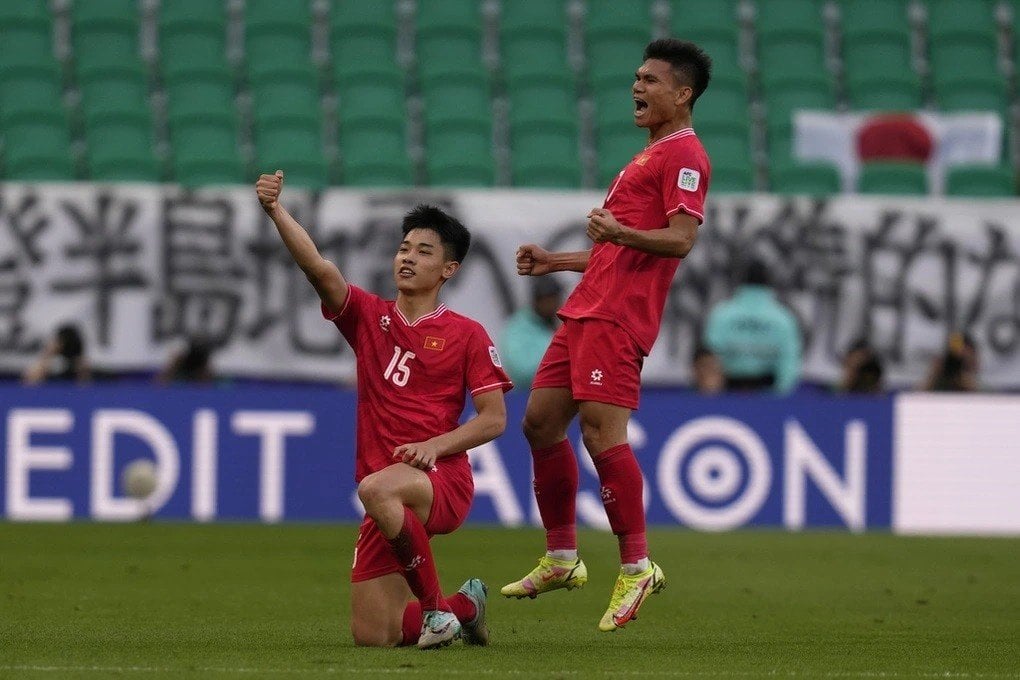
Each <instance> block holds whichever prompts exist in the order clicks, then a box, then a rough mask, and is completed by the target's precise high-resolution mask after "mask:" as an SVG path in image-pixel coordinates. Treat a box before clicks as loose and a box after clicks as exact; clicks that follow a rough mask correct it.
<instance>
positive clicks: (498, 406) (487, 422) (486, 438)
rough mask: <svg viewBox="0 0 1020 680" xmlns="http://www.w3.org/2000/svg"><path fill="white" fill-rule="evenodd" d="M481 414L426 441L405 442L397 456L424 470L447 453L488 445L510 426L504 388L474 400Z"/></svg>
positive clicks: (483, 394) (491, 391) (396, 452)
mask: <svg viewBox="0 0 1020 680" xmlns="http://www.w3.org/2000/svg"><path fill="white" fill-rule="evenodd" d="M472 401H473V402H474V406H475V411H476V413H477V415H475V417H474V418H471V419H470V420H468V421H467V422H466V423H464V424H463V425H461V426H460V427H458V428H457V429H455V430H451V431H450V432H447V433H445V434H441V435H439V436H437V437H433V438H432V439H429V440H427V441H423V442H413V443H410V444H401V445H400V446H398V447H397V448H395V449H394V450H393V459H394V460H400V461H403V462H405V463H407V464H408V465H410V466H412V467H416V468H418V469H420V470H428V469H430V468H431V467H432V466H433V465H435V462H436V460H438V459H439V458H442V457H443V456H449V455H450V454H454V453H460V452H461V451H467V450H468V449H473V448H475V447H476V446H481V445H482V444H487V443H488V442H491V441H492V440H493V439H495V438H496V437H498V436H499V435H501V434H503V430H505V429H506V404H505V403H504V402H503V391H502V390H499V389H495V390H489V391H487V392H482V393H480V394H477V395H475V396H474V398H473V399H472Z"/></svg>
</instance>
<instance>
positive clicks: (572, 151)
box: [510, 126, 581, 188]
mask: <svg viewBox="0 0 1020 680" xmlns="http://www.w3.org/2000/svg"><path fill="white" fill-rule="evenodd" d="M510 154H511V156H510V172H511V177H512V181H513V185H514V186H516V187H535V188H537V187H549V188H575V187H577V186H579V185H580V184H581V170H580V166H581V159H580V154H579V153H578V148H577V138H576V137H570V136H569V135H567V134H564V131H563V130H559V129H556V128H554V127H551V126H550V127H548V128H541V129H530V130H523V131H520V132H517V133H515V134H512V135H511V148H510Z"/></svg>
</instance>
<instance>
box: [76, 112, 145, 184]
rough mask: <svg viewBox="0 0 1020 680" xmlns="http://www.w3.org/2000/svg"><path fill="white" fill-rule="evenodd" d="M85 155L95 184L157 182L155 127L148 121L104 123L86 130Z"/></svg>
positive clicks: (127, 119)
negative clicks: (154, 147)
mask: <svg viewBox="0 0 1020 680" xmlns="http://www.w3.org/2000/svg"><path fill="white" fill-rule="evenodd" d="M85 136H86V139H87V142H88V151H87V152H86V154H85V159H86V163H87V165H88V171H89V178H90V179H93V180H117V181H141V182H157V181H159V180H160V169H159V164H158V163H157V161H156V158H155V156H154V155H153V151H152V148H153V139H152V126H151V124H150V121H149V119H148V117H146V116H142V115H138V116H122V117H119V118H116V119H104V120H102V121H100V122H96V123H94V124H92V125H90V126H89V127H88V128H86V131H85Z"/></svg>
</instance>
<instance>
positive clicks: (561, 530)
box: [531, 439, 578, 550]
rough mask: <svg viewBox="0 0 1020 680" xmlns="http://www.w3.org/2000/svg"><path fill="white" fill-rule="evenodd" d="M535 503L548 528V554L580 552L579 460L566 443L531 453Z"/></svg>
mask: <svg viewBox="0 0 1020 680" xmlns="http://www.w3.org/2000/svg"><path fill="white" fill-rule="evenodd" d="M531 458H532V461H533V463H534V467H535V500H537V501H538V511H539V513H540V514H541V515H542V526H544V527H545V545H546V550H577V524H576V522H577V520H576V518H575V515H574V511H575V507H576V503H577V477H578V472H577V456H575V455H574V449H573V447H571V446H570V440H569V439H564V440H563V441H561V442H559V443H558V444H553V445H552V446H550V447H548V448H545V449H532V450H531Z"/></svg>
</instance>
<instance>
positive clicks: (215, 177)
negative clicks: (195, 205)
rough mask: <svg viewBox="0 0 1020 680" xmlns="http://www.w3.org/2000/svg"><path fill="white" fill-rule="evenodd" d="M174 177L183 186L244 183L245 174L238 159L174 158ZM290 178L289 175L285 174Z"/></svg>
mask: <svg viewBox="0 0 1020 680" xmlns="http://www.w3.org/2000/svg"><path fill="white" fill-rule="evenodd" d="M174 179H175V180H176V181H177V182H178V183H179V184H180V185H181V186H185V187H204V186H215V185H225V184H244V183H245V182H246V180H247V176H246V175H245V172H244V167H243V165H242V164H241V162H240V160H233V161H223V160H217V159H208V158H195V159H189V158H182V159H175V160H174ZM287 180H288V181H289V180H290V175H288V176H287Z"/></svg>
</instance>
